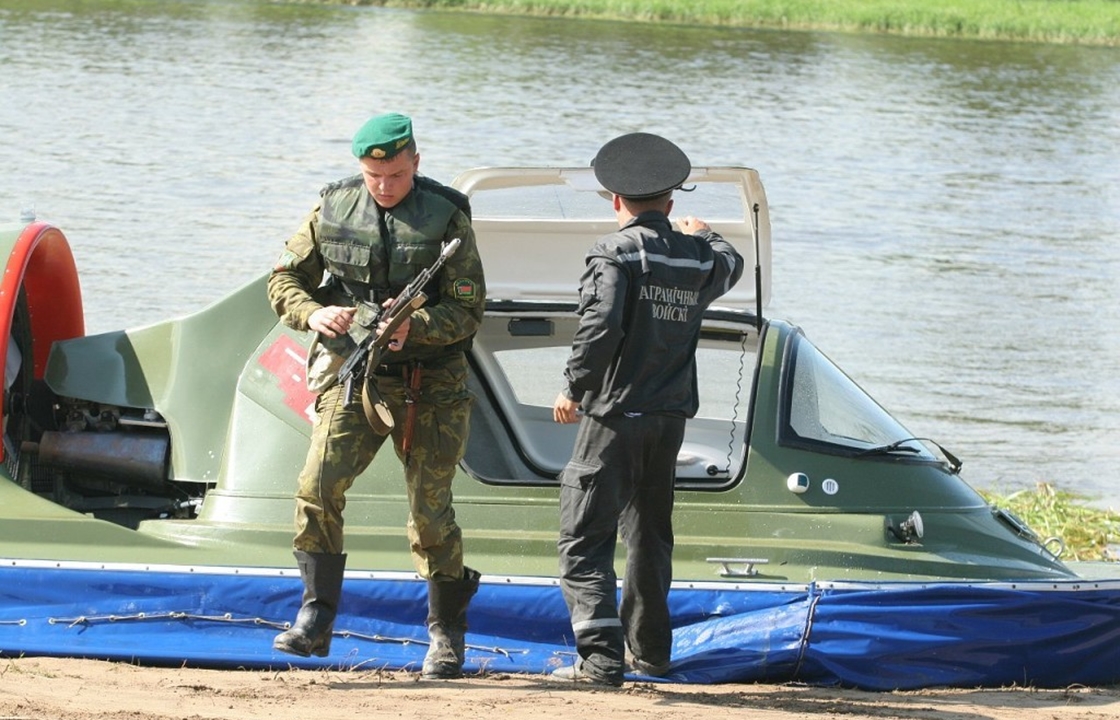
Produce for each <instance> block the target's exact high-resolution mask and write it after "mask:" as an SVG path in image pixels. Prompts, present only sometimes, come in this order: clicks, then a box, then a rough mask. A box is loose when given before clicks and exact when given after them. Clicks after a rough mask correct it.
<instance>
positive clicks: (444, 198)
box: [268, 176, 486, 391]
mask: <svg viewBox="0 0 1120 720" xmlns="http://www.w3.org/2000/svg"><path fill="white" fill-rule="evenodd" d="M321 195H322V197H321V200H320V203H319V204H318V205H316V206H315V208H314V209H313V210H312V211H311V213H310V214H309V215H308V216H307V217H306V218H305V219H304V221H303V223H302V225H301V226H300V228H299V230H298V231H297V232H296V234H295V235H293V236H292V237H291V238H290V239H289V240H288V242H287V243H286V244H285V246H284V251H283V253H282V254H281V255H280V258H279V259H278V260H277V262H276V265H275V266H274V267H273V269H272V273H271V275H270V276H269V279H268V299H269V303H270V304H271V305H272V308H273V310H274V311H275V312H276V314H277V315H278V316H279V317H280V320H281V321H282V322H283V323H284V324H285V325H287V326H289V327H291V328H293V329H296V330H307V329H308V324H307V322H308V318H310V317H311V314H312V313H313V312H315V311H316V310H318V309H319V308H321V307H324V306H327V305H342V306H357V307H358V308H359V310H358V312H357V313H356V314H355V322H354V324H353V325H352V326H351V329H350V333H349V335H348V336H344V337H339V338H333V339H332V338H326V337H321V336H318V335H317V336H316V337H315V338H314V339H313V340H312V344H311V348H310V351H309V356H308V377H307V381H308V386H309V387H310V388H311V389H312V390H314V391H321V390H323V389H325V388H326V387H329V386H330V385H331V384H332V382H333V381H334V380H335V375H336V374H337V371H338V367H339V366H340V365H341V364H342V362H343V360H344V359H345V358H346V357H348V356H349V355H350V354H351V353H352V352H353V351H354V349H355V347H356V345H357V343H358V342H361V340H362V339H363V338H364V337H366V335H368V334H369V332H371V331H372V330H373V329H374V328H375V327H376V323H377V313H376V310H377V308H378V307H379V306H380V301H381V300H383V299H385V298H388V297H393V296H395V295H396V294H398V293H399V292H400V291H401V290H402V289H403V288H404V287H405V286H406V285H407V284H408V283H409V282H410V281H411V280H412V279H413V278H414V277H415V276H416V275H417V274H419V273H420V271H422V270H423V269H424V268H426V267H429V266H430V265H431V264H432V263H433V262H434V261H435V259H436V258H437V257H438V255H439V252H440V249H441V247H442V246H443V244H444V243H446V242H449V241H450V240H452V239H454V238H459V239H460V240H461V245H460V246H459V249H458V250H457V251H456V253H455V254H454V255H452V256H451V257H450V258H449V259H448V260H447V262H446V263H445V264H444V266H443V268H442V269H441V270H440V272H439V273H437V274H436V276H435V278H434V279H433V280H432V282H431V283H429V286H428V287H426V288H425V292H426V294H427V295H428V298H429V299H428V301H427V303H426V304H425V306H424V307H422V308H420V309H419V310H418V311H416V313H415V314H414V315H413V316H412V324H411V328H410V329H409V333H408V339H407V341H406V342H405V344H404V347H403V348H402V349H401V350H399V351H397V352H387V353H386V355H385V357H384V360H383V361H384V362H391V363H397V362H405V361H407V360H421V361H438V359H440V358H442V357H447V356H449V355H453V354H456V353H459V352H462V351H464V350H466V349H467V348H469V347H470V341H471V339H472V338H473V337H474V334H475V332H476V331H477V330H478V325H479V323H480V322H481V321H482V314H483V309H484V303H485V297H486V284H485V278H484V276H483V270H482V260H481V258H480V257H479V254H478V246H477V245H476V243H475V237H474V230H473V229H472V228H471V224H470V216H469V214H468V213H469V207H468V206H467V204H466V199H465V197H463V196H461V195H459V194H458V193H456V191H454V190H452V189H451V188H447V187H445V186H442V185H440V184H438V183H436V182H435V181H434V180H430V179H428V178H424V177H422V176H417V178H416V181H415V182H414V184H413V188H412V190H411V191H410V192H409V194H408V195H407V196H405V198H404V200H402V201H401V202H400V203H399V204H398V205H396V206H395V207H392V208H389V209H384V208H381V207H379V206H378V205H377V204H376V203H375V202H374V201H373V199H372V198H371V197H370V195H369V193H368V192H367V191H366V189H365V186H364V185H363V183H362V178H361V176H356V177H352V178H347V179H346V180H342V181H340V182H337V183H332V184H331V185H328V186H327V187H325V188H324V189H323V191H322V193H321ZM453 200H459V202H458V203H457V202H455V201H453ZM363 300H364V302H363Z"/></svg>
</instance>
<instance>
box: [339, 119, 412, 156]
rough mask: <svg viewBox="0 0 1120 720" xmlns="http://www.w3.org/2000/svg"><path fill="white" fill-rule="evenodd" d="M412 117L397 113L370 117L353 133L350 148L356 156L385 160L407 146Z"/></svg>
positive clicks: (410, 135)
mask: <svg viewBox="0 0 1120 720" xmlns="http://www.w3.org/2000/svg"><path fill="white" fill-rule="evenodd" d="M411 140H412V119H411V118H409V117H406V116H404V115H400V114H398V113H386V114H384V115H378V116H376V117H372V118H370V119H369V120H367V121H366V124H365V125H362V127H361V128H360V129H359V130H358V132H357V133H355V134H354V142H353V144H352V145H351V148H350V149H351V150H352V151H353V153H354V157H356V158H359V159H360V158H364V157H367V156H368V157H371V158H376V159H378V160H387V159H389V158H391V157H393V156H394V155H396V154H397V153H399V152H400V151H401V150H403V149H405V148H406V147H408V143H409V142H410V141H411Z"/></svg>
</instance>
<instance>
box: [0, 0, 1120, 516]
mask: <svg viewBox="0 0 1120 720" xmlns="http://www.w3.org/2000/svg"><path fill="white" fill-rule="evenodd" d="M385 110H396V111H400V112H405V113H407V114H410V115H412V116H413V118H414V122H415V128H416V131H417V134H418V137H419V141H420V149H421V156H422V161H421V169H422V171H424V172H426V173H427V174H429V175H432V176H433V177H436V178H438V179H442V180H445V181H450V180H451V179H452V178H453V177H454V176H455V175H456V174H458V173H459V172H461V171H463V170H465V169H467V168H470V167H474V166H479V165H538V164H543V165H572V164H575V165H583V164H586V163H587V162H588V161H589V160H590V158H591V157H592V156H593V155H594V154H595V151H596V150H597V149H598V147H599V145H600V144H602V142H604V141H605V140H607V139H609V138H611V137H613V136H615V135H617V134H621V133H624V132H630V131H636V130H644V131H650V132H656V133H661V134H664V135H666V136H668V137H670V138H672V139H674V140H675V141H677V142H678V143H679V144H680V145H681V146H682V147H683V148H684V149H685V150H686V152H688V154H689V155H690V156H691V158H692V160H693V162H694V163H695V164H698V165H700V164H705V165H722V164H726V165H748V166H751V167H755V168H757V169H758V170H759V171H760V173H761V175H762V178H763V182H764V183H765V184H766V188H767V194H768V197H769V201H770V204H771V218H772V230H773V237H774V292H773V300H772V303H771V306H770V309H769V311H768V312H769V314H770V315H772V316H778V317H783V318H786V319H789V320H792V321H794V322H796V323H798V324H799V325H801V326H802V327H803V328H804V329H805V331H806V333H807V335H808V336H809V337H810V338H811V339H812V340H814V342H815V343H816V344H817V345H818V346H820V347H821V348H822V349H823V350H824V351H825V352H826V353H827V354H828V355H829V356H830V357H831V358H832V359H833V360H835V361H836V362H837V363H838V364H839V365H840V366H841V367H843V368H844V369H845V370H846V372H847V373H848V374H849V375H851V376H852V377H853V378H854V379H855V380H856V381H857V382H858V383H859V384H860V385H862V386H863V387H864V388H865V389H866V390H867V391H868V392H869V393H870V394H871V395H872V396H873V397H875V398H876V399H878V400H879V401H880V403H881V404H883V405H884V406H885V407H886V408H888V409H889V410H890V411H891V412H892V413H893V414H894V415H895V416H896V417H898V418H899V419H900V420H901V421H902V422H903V424H904V425H906V426H907V427H908V428H909V429H910V430H911V431H912V432H914V433H915V434H917V435H920V436H924V437H930V438H933V439H935V440H936V441H937V442H939V443H940V444H941V445H943V446H945V447H946V448H947V449H949V450H950V451H952V452H953V453H954V454H956V455H958V456H959V457H961V458H962V459H963V460H964V471H963V476H964V477H965V479H966V480H968V481H969V482H970V483H971V484H972V485H974V486H975V487H978V488H982V489H992V490H996V491H1000V492H1009V491H1013V490H1016V489H1020V488H1030V487H1034V485H1035V483H1037V482H1051V483H1053V484H1055V485H1057V486H1058V487H1059V488H1062V489H1067V490H1071V491H1074V492H1078V493H1081V494H1084V495H1087V496H1089V497H1092V498H1095V499H1096V502H1098V503H1100V504H1102V506H1111V507H1120V482H1118V481H1117V468H1118V467H1120V49H1117V48H1092V47H1072V46H1070V47H1067V46H1047V45H1033V44H1020V43H1001V42H979V41H959V40H932V39H905V38H896V37H885V36H876V35H846V34H830V33H792V32H777V31H755V30H733V29H718V28H717V29H713V28H695V27H664V26H643V25H632V24H626V23H618V22H598V21H587V20H583V21H580V20H569V19H543V18H516V17H496V16H484V15H474V14H461V13H440V12H430V11H407V10H397V9H386V8H371V7H363V8H354V7H337V6H323V7H320V6H314V5H310V6H309V5H282V4H271V3H265V2H253V1H250V0H195V1H193V2H175V1H173V0H172V1H166V2H154V1H153V2H144V1H143V0H107V1H104V2H98V1H91V2H81V3H77V2H72V0H0V168H2V170H0V218H4V219H5V221H8V220H10V221H15V220H17V219H18V217H19V214H20V212H21V211H22V210H24V209H33V210H34V212H35V213H36V215H37V216H38V217H39V218H41V219H45V220H48V221H50V222H52V223H54V224H56V225H58V226H60V227H61V228H62V229H63V230H64V231H65V232H66V234H67V236H68V238H69V239H70V241H71V243H72V245H73V250H74V254H75V257H76V259H77V262H78V268H79V272H80V274H81V281H82V290H83V296H84V299H85V305H86V323H87V331H88V332H91V333H93V332H101V331H106V330H112V329H117V328H120V327H134V326H140V325H145V324H149V323H153V322H156V321H159V320H162V319H165V318H167V317H169V316H175V315H182V314H186V313H189V312H193V311H195V310H198V309H200V308H202V307H204V306H205V305H207V304H209V303H210V302H212V301H214V300H216V299H218V298H219V297H221V296H222V295H224V294H225V293H227V292H229V291H231V290H233V289H235V288H237V287H240V286H241V285H243V284H244V283H246V282H248V281H250V280H251V279H253V278H254V277H256V276H258V275H259V274H261V273H262V272H264V271H265V270H266V269H267V268H268V267H269V266H270V264H271V263H272V261H273V259H274V258H275V257H276V256H277V255H278V253H279V251H280V248H281V246H282V244H283V242H284V240H285V239H286V238H287V237H288V235H290V234H291V232H292V231H293V230H294V229H295V227H296V225H297V224H298V222H299V220H300V219H301V218H302V217H303V215H304V214H305V213H306V211H307V210H309V209H310V207H311V205H312V203H313V202H314V200H315V198H316V194H317V191H318V188H319V187H320V186H321V185H322V184H323V183H325V182H327V181H329V180H333V179H337V178H339V177H343V176H345V175H349V174H352V173H353V172H354V171H355V167H356V166H355V164H354V161H353V159H352V158H351V157H350V155H349V138H350V136H351V134H352V133H353V131H354V130H355V129H356V128H357V127H358V126H359V125H360V124H361V123H362V122H363V121H364V120H365V119H366V118H367V117H368V116H369V115H371V114H374V113H376V112H381V111H385Z"/></svg>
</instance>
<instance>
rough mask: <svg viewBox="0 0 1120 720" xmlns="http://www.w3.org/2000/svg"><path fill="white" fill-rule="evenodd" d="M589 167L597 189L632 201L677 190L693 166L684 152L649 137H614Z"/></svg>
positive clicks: (668, 143) (632, 135)
mask: <svg viewBox="0 0 1120 720" xmlns="http://www.w3.org/2000/svg"><path fill="white" fill-rule="evenodd" d="M591 165H592V166H593V167H594V168H595V179H597V180H598V181H599V184H600V185H602V186H603V187H604V188H606V189H607V190H609V191H611V192H612V193H614V194H615V195H621V196H622V197H624V198H631V199H634V200H642V199H645V198H652V197H657V196H658V195H661V194H664V193H667V192H669V191H670V190H676V189H677V188H679V187H680V186H681V185H683V184H684V181H685V180H687V179H688V175H689V173H691V172H692V163H691V162H690V161H689V159H688V156H687V155H685V154H684V151H683V150H681V149H680V148H679V147H677V146H676V145H674V144H673V143H672V142H670V141H668V140H666V139H665V138H663V137H661V136H660V135H651V134H650V133H630V134H628V135H622V136H620V137H616V138H615V139H614V140H611V141H610V142H608V143H607V144H606V145H604V146H603V147H601V148H600V149H599V152H598V154H597V155H595V159H594V160H592V161H591Z"/></svg>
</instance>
